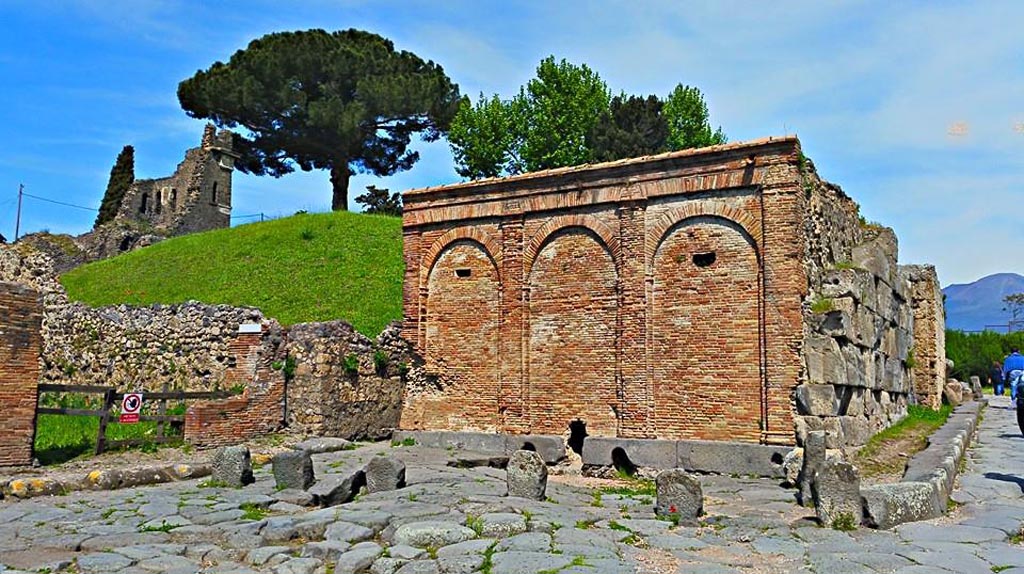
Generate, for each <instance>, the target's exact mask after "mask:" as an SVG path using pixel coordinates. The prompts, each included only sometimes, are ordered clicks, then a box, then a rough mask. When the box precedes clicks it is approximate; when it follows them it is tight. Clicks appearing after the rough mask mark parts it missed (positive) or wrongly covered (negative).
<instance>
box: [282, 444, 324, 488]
mask: <svg viewBox="0 0 1024 574" xmlns="http://www.w3.org/2000/svg"><path fill="white" fill-rule="evenodd" d="M271 464H272V465H273V470H274V481H275V483H276V486H277V489H278V490H284V489H286V488H294V489H298V490H306V489H307V488H309V487H310V486H313V483H314V482H315V481H316V479H315V478H314V476H313V458H312V457H311V456H310V454H309V451H307V450H291V451H285V452H281V453H278V454H276V455H274V458H273V459H272V461H271Z"/></svg>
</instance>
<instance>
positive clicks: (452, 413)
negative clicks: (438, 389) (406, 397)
mask: <svg viewBox="0 0 1024 574" xmlns="http://www.w3.org/2000/svg"><path fill="white" fill-rule="evenodd" d="M425 285H426V294H425V295H426V309H425V311H426V312H425V321H423V324H424V329H425V339H424V341H425V345H424V360H425V361H426V363H427V366H428V368H429V369H430V370H431V371H432V372H434V373H437V374H438V375H439V380H440V382H441V384H442V386H443V391H442V393H441V394H435V395H420V396H419V397H417V398H416V399H415V400H410V401H408V403H407V409H406V410H407V411H408V412H403V414H402V419H403V420H402V424H403V426H405V427H406V428H434V429H437V428H450V429H458V430H479V431H487V432H494V431H496V430H498V428H497V425H498V392H499V375H498V364H499V363H498V337H499V333H498V323H499V316H500V312H499V308H500V297H501V286H500V282H499V278H498V268H497V267H496V266H495V263H494V260H493V259H492V257H491V255H490V253H488V251H487V248H486V247H485V246H484V245H483V244H481V243H480V242H478V241H475V240H473V239H456V240H455V241H453V242H451V243H448V244H447V245H446V246H445V247H444V248H443V249H442V250H441V251H440V253H438V254H437V257H436V259H435V260H434V263H433V265H432V266H431V267H430V269H429V271H428V273H427V278H426V281H425Z"/></svg>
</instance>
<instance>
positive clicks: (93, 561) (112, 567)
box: [76, 552, 135, 574]
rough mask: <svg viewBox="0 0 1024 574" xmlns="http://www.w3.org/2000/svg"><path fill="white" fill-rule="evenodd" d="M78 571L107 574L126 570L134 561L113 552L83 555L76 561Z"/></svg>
mask: <svg viewBox="0 0 1024 574" xmlns="http://www.w3.org/2000/svg"><path fill="white" fill-rule="evenodd" d="M76 563H77V564H78V569H79V570H80V571H82V572H83V573H85V574H91V573H93V572H95V573H96V574H107V573H109V572H116V571H117V570H120V569H122V568H127V567H129V566H131V565H132V564H134V563H135V561H134V560H132V559H131V558H128V557H126V556H122V555H120V554H115V553H113V552H97V553H95V554H83V555H81V556H79V557H78V559H77V560H76Z"/></svg>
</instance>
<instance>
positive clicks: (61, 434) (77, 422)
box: [35, 415, 156, 465]
mask: <svg viewBox="0 0 1024 574" xmlns="http://www.w3.org/2000/svg"><path fill="white" fill-rule="evenodd" d="M99 429H100V419H99V417H80V416H69V415H39V418H38V421H37V422H36V441H35V456H36V458H38V459H39V462H40V463H41V464H43V465H49V464H59V463H62V462H66V461H68V460H71V459H73V458H76V457H79V456H81V455H84V454H91V453H93V452H94V451H95V449H96V434H97V433H98V432H99ZM155 435H156V423H154V422H139V423H135V424H121V423H115V422H111V423H108V424H107V440H125V439H142V438H146V437H150V436H155ZM143 449H144V450H145V448H144V447H143Z"/></svg>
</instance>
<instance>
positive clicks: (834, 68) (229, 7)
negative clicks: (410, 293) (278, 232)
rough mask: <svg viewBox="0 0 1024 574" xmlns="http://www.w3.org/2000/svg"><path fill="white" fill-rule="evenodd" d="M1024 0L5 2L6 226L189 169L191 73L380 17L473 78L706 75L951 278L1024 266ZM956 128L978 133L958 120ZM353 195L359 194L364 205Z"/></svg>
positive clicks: (438, 158)
mask: <svg viewBox="0 0 1024 574" xmlns="http://www.w3.org/2000/svg"><path fill="white" fill-rule="evenodd" d="M1021 22H1024V2H1020V1H1018V0H1007V1H1005V2H998V1H994V2H950V1H936V2H857V1H842V0H840V1H834V2H816V1H805V2H786V1H780V2H772V3H763V2H730V1H708V2H680V1H651V2H642V1H640V2H638V1H632V2H627V1H622V2H616V1H593V2H585V3H584V2H579V3H570V2H522V3H512V2H485V1H481V0H477V1H465V2H463V1H446V2H439V1H436V0H434V1H413V0H405V1H393V2H392V1H366V2H360V1H326V0H325V1H316V2H280V1H248V2H216V3H213V2H184V1H181V2H178V1H173V0H123V1H122V0H109V1H104V2H98V1H97V2H72V1H67V2H50V1H46V0H35V1H31V2H23V1H20V0H4V1H3V2H2V3H0V23H2V24H0V31H2V33H0V78H2V82H3V83H2V86H3V89H2V90H0V233H3V234H4V235H6V236H7V237H8V238H10V237H12V236H13V235H14V212H15V200H16V196H17V189H18V184H19V183H23V184H24V185H25V189H26V191H27V192H28V193H32V194H35V195H40V196H44V197H49V198H53V199H57V200H60V201H65V202H69V203H74V204H78V205H84V206H98V204H99V201H100V199H101V197H102V194H103V190H104V188H105V186H106V180H107V177H108V175H109V172H110V167H111V165H112V164H113V161H114V158H115V157H116V156H117V153H118V152H119V151H120V149H121V147H122V146H123V145H125V144H129V143H130V144H132V145H134V146H135V150H136V153H135V158H136V175H137V177H140V178H146V177H161V176H164V175H169V174H170V173H171V172H173V170H174V168H175V166H176V165H177V163H178V162H179V161H181V159H182V154H183V152H184V150H185V149H186V148H188V147H193V146H195V145H197V144H198V141H199V137H200V135H201V132H202V126H203V122H202V121H200V120H193V119H190V118H188V117H187V116H186V115H185V114H184V112H182V111H181V109H180V108H179V106H178V103H177V98H176V96H175V90H176V88H177V84H178V82H179V81H181V80H182V79H185V78H187V77H189V76H191V75H192V74H193V73H195V71H196V70H197V69H200V68H204V69H205V68H207V67H209V65H210V64H212V63H213V62H214V61H216V60H222V61H226V60H227V59H228V58H229V57H230V56H231V54H232V53H233V52H234V51H235V50H237V49H239V48H242V47H244V46H245V45H246V44H248V42H249V41H250V40H252V39H254V38H257V37H259V36H262V35H263V34H266V33H269V32H274V31H281V30H296V29H307V28H324V29H328V30H333V29H344V28H353V27H354V28H362V29H366V30H370V31H373V32H376V33H379V34H382V35H384V36H386V37H388V38H390V39H392V40H393V41H394V42H395V44H396V46H397V47H398V48H400V49H406V50H411V51H413V52H415V53H417V54H419V55H420V56H421V57H424V58H428V59H432V60H434V61H436V62H438V63H440V64H441V65H442V66H443V67H444V69H445V71H446V72H447V73H448V75H449V76H450V77H451V78H452V79H453V80H454V81H455V82H457V83H458V84H459V85H460V87H461V89H462V92H463V93H466V94H470V95H471V96H473V97H474V98H475V97H476V95H477V94H478V93H479V92H481V91H482V92H485V93H488V94H490V93H499V94H501V95H503V96H510V95H511V94H513V93H514V92H515V91H516V90H517V89H518V87H519V86H520V85H521V84H523V83H524V82H525V81H527V80H528V79H529V78H531V77H532V76H533V73H534V70H535V68H536V65H537V63H538V62H539V61H540V60H541V59H542V58H543V57H545V56H547V55H549V54H553V55H555V56H556V57H557V58H567V59H569V60H570V61H573V62H575V63H586V64H588V65H589V66H590V67H592V68H594V69H595V70H596V71H598V73H600V74H601V76H602V77H603V78H604V80H605V81H606V82H607V83H608V85H609V87H610V88H611V89H612V91H613V92H618V91H625V92H627V93H634V94H648V93H654V94H659V95H664V94H666V93H668V92H669V91H670V90H671V88H672V87H673V86H674V85H675V84H676V83H679V82H682V83H686V84H691V85H696V86H698V87H700V88H701V90H703V91H704V93H705V95H706V99H707V101H708V104H709V107H710V109H711V116H712V121H713V123H715V124H716V125H717V124H720V125H722V126H723V128H724V129H725V132H726V133H727V135H728V136H729V138H730V140H732V141H740V140H745V139H753V138H758V137H763V136H767V135H781V134H794V133H795V134H797V135H799V136H800V139H801V142H802V144H803V147H804V151H805V153H806V154H807V155H808V156H809V157H811V158H812V159H813V160H814V162H815V164H816V165H817V167H818V171H819V173H821V175H822V176H823V177H825V178H826V179H828V180H830V181H832V182H833V183H837V184H839V185H841V186H842V187H843V188H844V189H845V190H846V192H847V193H849V194H850V195H851V196H852V197H853V198H854V199H856V200H857V201H858V202H859V203H860V204H861V206H862V211H863V213H864V214H865V216H866V217H867V218H868V219H871V220H877V221H879V222H881V223H883V224H885V225H889V226H891V227H893V228H894V229H895V230H896V232H897V235H898V236H899V238H900V259H901V260H902V261H903V262H914V263H923V262H930V263H934V264H935V265H936V266H937V267H938V271H939V277H940V279H941V280H942V282H943V284H949V283H962V282H970V281H973V280H975V279H977V278H979V277H981V276H984V275H987V274H990V273H996V272H1017V273H1022V272H1024V184H1022V181H1024V169H1022V168H1024V161H1022V158H1024V153H1022V152H1024V42H1022V41H1021V27H1020V26H1021ZM951 132H955V133H957V134H958V135H951ZM418 149H419V151H420V152H421V155H422V159H421V161H420V162H419V163H418V164H417V165H416V166H415V167H414V168H413V169H412V170H411V171H408V172H404V173H401V174H398V175H396V176H393V177H390V178H384V179H378V178H373V177H370V176H365V175H361V176H357V177H355V178H353V180H352V186H351V188H350V198H354V197H355V196H356V195H357V194H358V193H361V192H362V190H363V188H364V187H365V186H366V185H368V184H375V185H378V186H384V187H388V188H390V189H391V190H393V191H398V190H404V189H409V188H413V187H421V186H426V185H435V184H441V183H449V182H452V181H457V180H458V179H459V178H458V176H457V175H456V174H455V171H454V169H453V168H452V161H451V154H450V152H449V150H448V147H447V144H446V143H445V142H444V141H443V140H442V141H440V142H436V143H433V144H429V145H425V144H419V147H418ZM329 205H330V188H329V182H328V177H327V174H326V172H311V173H302V172H297V173H295V174H292V175H288V176H285V177H284V178H281V179H273V178H256V177H252V176H246V175H241V174H236V179H235V192H234V213H235V214H237V215H245V214H251V213H259V212H263V213H266V214H268V215H270V216H278V215H287V214H291V213H293V212H294V211H296V210H298V209H307V210H310V211H325V210H327V209H328V207H329ZM353 207H355V206H354V205H353ZM94 218H95V214H94V213H91V212H89V211H85V210H79V209H73V208H65V207H60V206H55V205H51V204H46V203H41V202H38V201H35V200H31V199H29V200H26V203H25V206H24V215H23V220H22V229H23V230H26V231H36V230H39V229H49V230H51V231H53V232H66V233H76V234H77V233H82V232H84V231H87V230H88V229H89V228H90V227H91V225H92V221H93V219H94Z"/></svg>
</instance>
